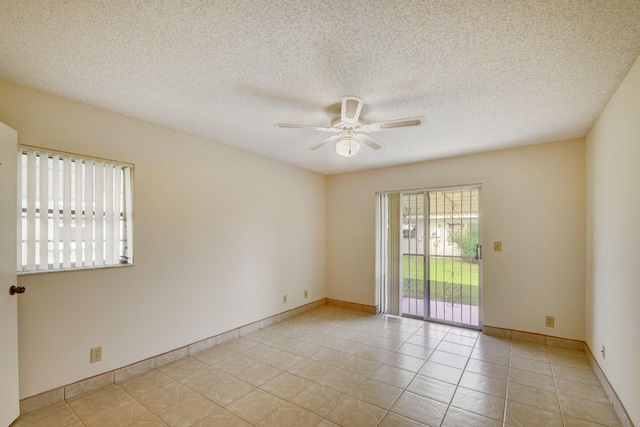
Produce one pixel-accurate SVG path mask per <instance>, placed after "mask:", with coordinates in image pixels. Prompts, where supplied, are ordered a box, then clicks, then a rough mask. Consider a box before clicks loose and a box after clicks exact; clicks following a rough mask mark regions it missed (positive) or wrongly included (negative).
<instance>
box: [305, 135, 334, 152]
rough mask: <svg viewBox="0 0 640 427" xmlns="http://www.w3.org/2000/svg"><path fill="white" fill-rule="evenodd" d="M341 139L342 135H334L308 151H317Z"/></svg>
mask: <svg viewBox="0 0 640 427" xmlns="http://www.w3.org/2000/svg"><path fill="white" fill-rule="evenodd" d="M339 139H340V135H332V136H330V137H329V138H327V139H323V140H322V141H320V142H318V143H317V144H315V145H312V146H311V147H309V148H307V150H317V149H318V148H320V147H324V146H325V145H327V144H328V143H330V142H333V141H337V140H339Z"/></svg>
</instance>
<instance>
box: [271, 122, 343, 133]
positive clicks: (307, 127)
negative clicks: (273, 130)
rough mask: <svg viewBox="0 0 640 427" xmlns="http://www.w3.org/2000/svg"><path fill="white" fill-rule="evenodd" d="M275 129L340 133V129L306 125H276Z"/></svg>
mask: <svg viewBox="0 0 640 427" xmlns="http://www.w3.org/2000/svg"><path fill="white" fill-rule="evenodd" d="M274 126H275V127H279V128H291V129H306V130H322V131H326V132H340V129H336V128H328V127H324V126H307V125H292V124H288V123H276V124H275V125H274Z"/></svg>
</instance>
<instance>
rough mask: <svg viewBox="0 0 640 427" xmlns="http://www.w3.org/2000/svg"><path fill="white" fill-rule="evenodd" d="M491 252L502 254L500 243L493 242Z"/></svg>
mask: <svg viewBox="0 0 640 427" xmlns="http://www.w3.org/2000/svg"><path fill="white" fill-rule="evenodd" d="M493 251H494V252H502V242H493Z"/></svg>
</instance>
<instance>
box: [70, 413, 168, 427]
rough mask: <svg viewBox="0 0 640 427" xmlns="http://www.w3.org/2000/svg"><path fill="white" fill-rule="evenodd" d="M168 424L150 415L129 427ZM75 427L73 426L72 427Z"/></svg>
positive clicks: (161, 426)
mask: <svg viewBox="0 0 640 427" xmlns="http://www.w3.org/2000/svg"><path fill="white" fill-rule="evenodd" d="M166 426H167V424H166V423H165V422H164V421H162V420H161V419H160V418H158V417H156V416H155V415H149V416H147V417H144V418H143V419H141V420H138V421H136V422H135V423H133V424H131V425H130V426H129V427H166ZM70 427H73V426H70Z"/></svg>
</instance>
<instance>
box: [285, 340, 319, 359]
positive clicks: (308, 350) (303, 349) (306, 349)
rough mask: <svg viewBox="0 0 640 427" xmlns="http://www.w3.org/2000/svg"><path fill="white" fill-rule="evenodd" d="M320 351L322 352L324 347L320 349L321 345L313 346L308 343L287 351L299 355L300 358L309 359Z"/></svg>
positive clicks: (302, 343)
mask: <svg viewBox="0 0 640 427" xmlns="http://www.w3.org/2000/svg"><path fill="white" fill-rule="evenodd" d="M320 350H322V347H320V346H319V345H315V344H311V343H308V342H299V343H297V344H294V345H293V346H291V347H289V349H288V350H287V351H288V352H289V353H293V354H297V355H298V356H302V357H309V356H311V355H312V354H314V353H317V352H318V351H320Z"/></svg>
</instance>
